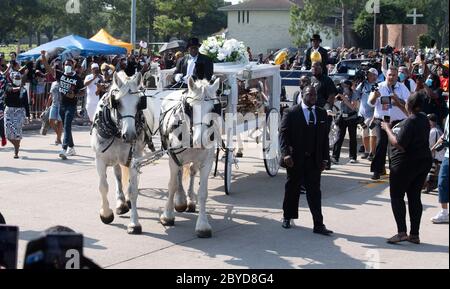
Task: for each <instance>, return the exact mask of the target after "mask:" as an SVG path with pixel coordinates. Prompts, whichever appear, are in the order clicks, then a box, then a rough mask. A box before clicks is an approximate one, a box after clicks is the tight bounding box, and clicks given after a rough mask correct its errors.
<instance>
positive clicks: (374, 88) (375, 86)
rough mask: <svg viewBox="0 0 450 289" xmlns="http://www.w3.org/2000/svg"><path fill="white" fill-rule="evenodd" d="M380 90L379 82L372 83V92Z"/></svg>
mask: <svg viewBox="0 0 450 289" xmlns="http://www.w3.org/2000/svg"><path fill="white" fill-rule="evenodd" d="M378 90H379V88H378V83H375V84H374V85H372V88H371V92H376V91H378Z"/></svg>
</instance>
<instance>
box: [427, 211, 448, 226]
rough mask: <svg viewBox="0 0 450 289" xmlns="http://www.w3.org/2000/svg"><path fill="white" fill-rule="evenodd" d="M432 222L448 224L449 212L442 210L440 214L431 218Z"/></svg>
mask: <svg viewBox="0 0 450 289" xmlns="http://www.w3.org/2000/svg"><path fill="white" fill-rule="evenodd" d="M431 222H433V224H448V213H447V214H446V213H444V211H440V212H439V214H437V215H436V216H434V217H433V218H431Z"/></svg>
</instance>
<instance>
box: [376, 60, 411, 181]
mask: <svg viewBox="0 0 450 289" xmlns="http://www.w3.org/2000/svg"><path fill="white" fill-rule="evenodd" d="M409 96H410V92H409V90H408V88H407V87H406V86H405V85H404V84H403V83H401V82H398V69H397V68H396V67H393V66H392V67H391V68H389V69H388V71H387V74H386V81H384V82H382V83H380V84H379V86H378V91H374V92H372V93H371V94H370V96H369V100H368V104H369V105H370V106H372V107H374V108H375V111H374V124H375V125H374V130H375V134H376V135H377V147H376V149H375V156H374V158H373V160H372V164H371V167H370V170H371V172H372V173H373V176H372V180H379V179H380V178H381V175H383V174H384V173H385V171H386V168H385V167H386V154H387V148H388V137H387V134H386V132H385V131H384V130H382V128H381V124H382V122H387V123H389V124H391V125H392V126H395V125H396V124H398V123H399V122H401V121H402V120H404V119H406V118H407V116H406V114H407V112H406V109H405V104H406V101H407V100H408V97H409Z"/></svg>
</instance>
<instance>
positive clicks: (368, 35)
mask: <svg viewBox="0 0 450 289" xmlns="http://www.w3.org/2000/svg"><path fill="white" fill-rule="evenodd" d="M380 4H381V5H380V12H381V13H380V14H378V15H377V23H379V24H405V23H409V24H411V23H412V22H411V18H408V17H406V15H407V14H408V13H411V12H412V8H417V11H418V13H420V14H424V17H422V18H418V24H427V25H428V29H429V31H428V35H429V36H430V37H432V38H433V39H435V40H436V42H437V46H438V47H448V31H449V30H448V5H449V2H448V0H416V1H414V5H411V1H407V0H381V3H380ZM353 28H354V30H355V31H356V33H357V34H358V35H359V36H360V37H361V39H362V43H371V42H370V39H373V14H369V13H367V12H366V11H365V10H361V12H360V13H359V15H358V16H357V18H356V20H355V23H354V25H353Z"/></svg>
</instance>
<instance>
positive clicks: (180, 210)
mask: <svg viewBox="0 0 450 289" xmlns="http://www.w3.org/2000/svg"><path fill="white" fill-rule="evenodd" d="M187 208H188V205H187V204H183V205H179V206H175V211H177V212H178V213H184V212H186V210H187Z"/></svg>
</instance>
